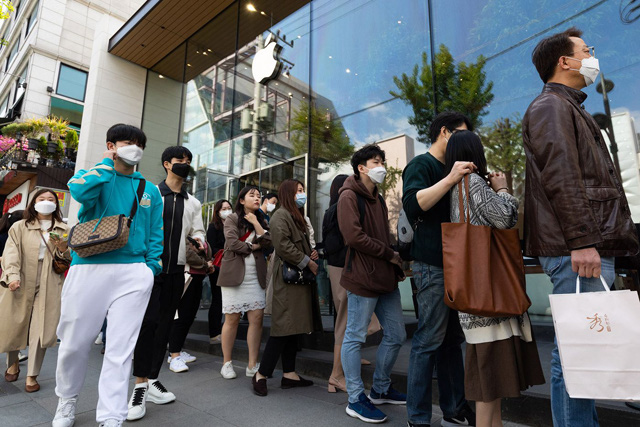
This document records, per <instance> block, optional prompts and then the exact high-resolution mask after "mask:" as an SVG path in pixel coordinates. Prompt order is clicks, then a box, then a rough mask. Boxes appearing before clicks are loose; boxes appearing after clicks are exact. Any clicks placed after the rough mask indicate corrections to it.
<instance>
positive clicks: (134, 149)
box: [117, 145, 144, 166]
mask: <svg viewBox="0 0 640 427" xmlns="http://www.w3.org/2000/svg"><path fill="white" fill-rule="evenodd" d="M117 153H118V157H119V158H121V159H122V161H123V162H125V163H126V164H128V165H130V166H135V165H137V164H138V163H140V160H142V154H143V153H144V151H143V150H142V148H140V147H138V146H137V145H125V146H123V147H119V148H118V150H117Z"/></svg>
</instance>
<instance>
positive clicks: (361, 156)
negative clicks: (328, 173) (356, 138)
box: [351, 144, 385, 178]
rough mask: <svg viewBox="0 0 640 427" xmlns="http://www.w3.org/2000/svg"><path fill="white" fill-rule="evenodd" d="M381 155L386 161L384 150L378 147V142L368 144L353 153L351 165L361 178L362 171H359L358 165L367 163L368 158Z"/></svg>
mask: <svg viewBox="0 0 640 427" xmlns="http://www.w3.org/2000/svg"><path fill="white" fill-rule="evenodd" d="M377 156H380V158H381V159H382V162H383V163H384V161H385V157H384V150H383V149H382V148H380V147H378V146H377V145H376V144H368V145H365V146H364V147H362V148H361V149H359V150H358V151H356V152H355V153H353V156H352V157H351V166H352V167H353V173H354V174H355V175H356V176H357V177H358V178H360V172H359V171H358V165H366V164H367V160H370V159H374V158H376V157H377Z"/></svg>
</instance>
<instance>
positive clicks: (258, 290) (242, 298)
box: [220, 231, 266, 314]
mask: <svg viewBox="0 0 640 427" xmlns="http://www.w3.org/2000/svg"><path fill="white" fill-rule="evenodd" d="M254 236H255V231H254V232H252V233H251V234H250V235H249V237H248V238H247V241H248V242H250V241H252V240H253V238H254ZM220 290H221V291H222V312H223V313H225V314H230V313H245V312H247V311H252V310H260V309H264V308H265V306H266V298H265V291H264V289H262V287H260V282H259V281H258V272H257V270H256V259H255V258H254V256H253V254H250V255H248V256H247V257H245V259H244V280H243V281H242V283H241V284H240V286H234V287H224V286H223V287H221V288H220Z"/></svg>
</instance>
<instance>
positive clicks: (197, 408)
mask: <svg viewBox="0 0 640 427" xmlns="http://www.w3.org/2000/svg"><path fill="white" fill-rule="evenodd" d="M100 348H101V346H98V345H95V346H93V348H92V350H91V356H90V358H89V369H88V371H87V378H86V381H85V385H84V388H83V389H82V392H81V394H80V398H79V399H78V413H77V416H76V424H75V425H76V426H78V427H81V426H94V425H96V422H95V406H96V403H97V400H98V378H99V374H100V368H101V365H102V355H101V354H100ZM193 354H194V355H195V356H197V358H198V360H196V361H195V362H193V363H191V364H189V367H190V370H189V372H186V373H181V374H176V373H174V372H171V371H169V368H168V364H165V366H164V367H163V370H162V373H161V375H160V380H161V381H162V383H163V384H164V385H165V386H166V387H167V388H168V389H169V390H170V391H172V392H174V393H175V394H176V396H177V398H178V399H177V401H176V402H173V403H170V404H168V405H163V406H158V405H154V404H153V403H148V404H147V415H146V417H145V418H144V419H142V420H140V421H135V422H131V423H125V424H126V425H131V426H136V427H143V426H221V427H222V426H243V427H244V426H279V427H280V426H282V427H285V426H309V427H311V426H364V425H366V424H365V423H363V422H361V421H359V420H356V419H353V418H350V417H349V416H348V415H347V414H346V413H345V407H346V402H347V395H346V394H345V393H340V392H339V393H336V394H330V393H328V392H327V388H326V382H325V381H323V380H317V379H315V378H314V381H315V382H316V385H314V386H313V387H308V388H301V389H289V390H281V389H280V377H281V372H276V373H275V375H274V379H272V380H269V395H268V396H267V397H258V396H256V395H254V394H253V391H252V388H251V380H250V378H248V377H246V376H245V372H244V370H245V367H246V365H245V364H242V363H238V364H237V366H236V372H237V373H238V378H237V379H235V380H225V379H223V378H222V377H221V376H220V368H221V367H222V359H221V358H220V357H216V356H212V355H209V354H204V353H193ZM56 358H57V348H54V349H50V350H49V351H47V355H46V357H45V362H44V366H43V368H42V372H41V374H40V376H39V377H38V381H39V383H40V385H41V390H40V391H39V392H37V393H31V394H29V393H25V392H24V381H25V376H26V368H27V367H26V364H25V363H22V364H21V370H22V372H21V373H20V378H19V379H18V381H16V382H14V383H6V382H4V381H3V380H0V426H2V427H13V426H16V427H27V426H40V425H41V426H50V425H51V420H52V419H53V414H54V413H55V410H56V405H57V402H58V398H57V397H56V395H55V393H54V387H55V365H56ZM5 363H6V361H5V355H4V354H3V355H2V356H0V366H3V367H4V366H5ZM132 387H133V379H132V381H131V386H130V388H129V392H131V388H132ZM381 409H382V410H383V411H384V412H385V413H386V414H387V415H388V416H389V419H388V421H387V422H386V423H385V425H389V426H406V425H407V424H406V422H407V413H406V408H405V407H404V406H395V405H383V406H381ZM433 413H434V419H433V421H434V423H433V424H432V425H433V426H434V427H438V426H440V419H441V416H442V414H441V412H440V410H439V409H438V408H437V407H434V408H433ZM519 425H521V424H514V423H505V426H509V427H515V426H519Z"/></svg>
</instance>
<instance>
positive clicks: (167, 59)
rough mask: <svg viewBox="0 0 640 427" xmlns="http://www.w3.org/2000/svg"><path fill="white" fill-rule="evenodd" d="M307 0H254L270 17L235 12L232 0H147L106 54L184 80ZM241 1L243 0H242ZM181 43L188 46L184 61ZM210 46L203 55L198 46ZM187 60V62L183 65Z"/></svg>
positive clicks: (250, 38)
mask: <svg viewBox="0 0 640 427" xmlns="http://www.w3.org/2000/svg"><path fill="white" fill-rule="evenodd" d="M308 2H309V1H308V0H287V1H282V0H255V1H254V2H253V4H254V5H255V6H256V7H257V8H258V9H259V10H264V11H270V13H273V18H271V17H270V18H269V19H264V17H261V16H260V15H257V14H254V13H252V12H249V11H247V10H245V8H244V6H243V8H242V9H241V10H240V20H241V21H240V22H241V25H240V28H238V25H237V21H238V8H239V7H240V6H239V2H238V1H237V0H235V1H234V0H148V1H147V2H146V3H145V4H144V5H143V6H142V7H141V8H140V9H139V10H138V11H137V12H136V13H135V14H134V15H133V17H132V18H131V19H130V20H129V21H127V23H125V24H124V25H123V26H122V28H120V30H118V31H117V32H116V34H115V35H114V36H113V37H111V39H110V40H109V52H111V53H112V54H114V55H117V56H119V57H121V58H124V59H126V60H128V61H131V62H133V63H136V64H138V65H140V66H142V67H145V68H148V69H152V70H153V71H156V72H158V73H160V74H163V75H165V76H167V77H170V78H172V79H174V80H178V81H183V82H187V81H189V80H191V79H193V78H194V77H195V76H196V75H198V74H200V73H202V72H204V71H205V70H207V69H208V68H210V67H211V66H213V65H214V64H215V63H216V62H218V61H220V59H222V58H226V57H227V56H229V55H231V54H233V53H234V51H235V49H236V35H237V34H238V36H239V37H238V46H244V45H246V44H248V43H250V42H251V41H252V40H253V39H255V37H256V36H257V35H258V34H260V33H262V32H264V31H266V30H268V29H269V27H270V20H271V19H273V24H274V25H275V24H277V23H278V22H280V21H281V20H282V19H284V18H286V17H287V16H289V15H290V14H292V13H293V12H295V11H296V10H298V9H300V8H301V7H302V6H304V5H306V4H307V3H308ZM242 4H243V5H244V4H246V3H245V2H243V3H242ZM185 44H186V45H188V49H187V50H188V52H187V58H186V62H185V48H186V47H185ZM202 49H211V52H207V55H202V52H200V53H197V52H196V51H197V50H200V51H202ZM187 63H188V64H191V66H189V67H188V66H187V65H186V64H187Z"/></svg>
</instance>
